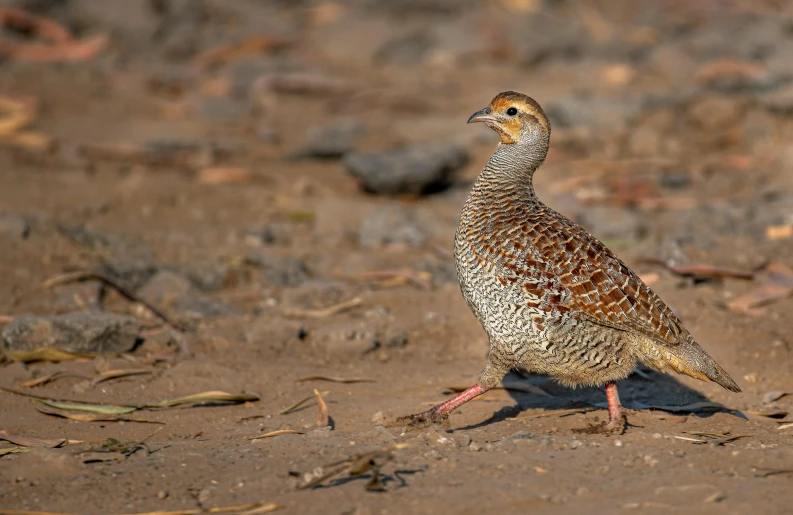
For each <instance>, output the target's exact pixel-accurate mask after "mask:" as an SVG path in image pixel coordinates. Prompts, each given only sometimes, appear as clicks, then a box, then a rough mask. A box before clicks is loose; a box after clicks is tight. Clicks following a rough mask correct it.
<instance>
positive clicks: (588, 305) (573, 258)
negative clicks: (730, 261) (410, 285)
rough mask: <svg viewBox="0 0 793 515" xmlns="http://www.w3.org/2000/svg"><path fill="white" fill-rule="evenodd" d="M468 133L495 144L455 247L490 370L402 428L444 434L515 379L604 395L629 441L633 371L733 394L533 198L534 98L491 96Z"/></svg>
mask: <svg viewBox="0 0 793 515" xmlns="http://www.w3.org/2000/svg"><path fill="white" fill-rule="evenodd" d="M467 123H469V124H470V123H484V124H485V125H487V126H488V127H490V128H491V129H493V130H494V131H495V132H496V133H497V134H498V135H499V136H500V137H501V141H500V142H499V143H498V147H497V148H496V151H495V152H494V153H493V155H492V157H491V158H490V160H489V161H488V163H487V164H486V165H485V167H484V169H483V170H482V171H481V172H480V174H479V176H478V178H477V179H476V182H475V183H474V185H473V187H472V189H471V192H470V194H469V196H468V199H467V201H466V202H465V205H464V207H463V210H462V214H461V215H460V221H459V225H458V227H457V231H456V233H455V238H454V258H455V264H456V268H457V278H458V280H459V283H460V289H461V291H462V294H463V297H464V299H465V301H466V303H467V304H468V307H469V308H470V309H471V311H472V312H473V314H474V315H475V316H476V317H477V318H478V319H479V322H480V323H481V325H482V327H483V328H484V330H485V332H486V333H487V336H488V339H489V351H488V354H487V362H486V364H485V367H484V369H483V370H482V372H481V373H480V375H479V378H478V381H477V382H476V384H474V385H473V386H472V387H470V388H468V389H466V390H465V391H463V392H462V393H460V394H458V395H457V396H455V397H453V398H452V399H450V400H448V401H446V402H443V403H441V404H438V405H437V406H434V407H433V408H431V409H429V410H427V411H424V412H421V413H417V414H413V415H408V416H405V417H399V418H398V419H397V420H398V422H404V423H406V424H407V427H408V428H421V427H428V426H430V425H432V424H435V423H443V424H444V425H446V426H448V416H449V413H451V412H452V411H453V410H455V409H456V408H458V407H460V406H461V405H462V404H464V403H466V402H468V401H470V400H471V399H473V398H475V397H477V396H479V395H481V394H483V393H484V392H486V391H488V390H490V389H491V388H493V387H495V386H496V385H498V384H499V383H500V382H501V380H502V379H503V377H504V376H505V375H506V374H507V373H508V372H509V371H510V370H512V369H513V368H522V369H524V370H526V371H528V372H531V373H538V374H545V375H548V376H550V377H553V378H554V379H556V380H557V381H558V382H559V383H560V384H562V385H564V386H568V387H576V386H597V387H602V386H605V393H606V400H607V403H608V415H609V419H608V422H607V423H606V422H604V423H603V424H602V427H600V429H602V430H603V431H606V432H620V433H621V432H623V431H624V430H625V424H626V419H625V410H624V408H623V407H622V405H621V404H620V400H619V393H618V391H617V384H616V381H618V380H621V379H624V378H626V377H628V376H629V375H630V374H631V373H632V372H633V371H634V369H635V367H636V366H637V364H638V363H639V362H642V363H644V364H645V365H647V366H648V367H650V368H652V369H655V370H657V371H660V372H678V373H680V374H685V375H688V376H691V377H694V378H697V379H700V380H703V381H712V382H715V383H718V384H719V385H721V386H722V387H724V388H726V389H727V390H730V391H732V392H740V391H741V389H740V388H739V387H738V385H737V384H736V383H735V381H733V379H732V378H731V377H730V376H729V375H728V374H727V372H726V371H725V370H724V369H723V368H722V367H721V366H719V365H718V363H716V361H715V360H714V359H713V358H712V357H711V356H710V355H709V354H708V353H707V352H706V351H705V350H704V349H703V348H702V347H701V346H700V345H699V344H698V343H697V342H696V341H695V340H694V338H693V337H692V336H691V334H690V333H689V332H688V330H686V328H685V327H684V326H683V324H682V322H681V321H680V319H679V318H678V317H677V316H676V315H675V313H674V312H673V311H672V310H671V309H670V308H669V307H668V306H667V305H666V304H665V303H664V302H663V301H662V300H661V299H660V298H659V297H658V295H656V294H655V292H653V291H652V290H651V289H650V288H649V287H648V286H647V285H646V284H645V283H644V282H643V281H642V280H641V279H640V278H639V276H638V275H637V274H636V273H634V272H633V271H632V270H631V269H630V268H628V266H627V265H626V264H625V263H624V262H622V261H621V260H620V259H619V258H618V257H617V256H616V255H615V254H614V252H612V251H611V250H610V249H609V248H608V247H606V245H604V244H603V243H602V242H601V241H599V240H598V239H597V238H595V237H594V236H593V235H592V234H590V233H589V232H587V231H586V230H585V229H584V228H582V227H581V226H579V225H578V224H576V223H575V222H573V221H571V220H570V219H568V218H567V217H565V216H563V215H562V214H560V213H558V212H556V211H554V210H553V209H551V208H550V207H548V206H547V205H545V204H544V203H543V202H542V201H541V200H540V199H539V198H537V195H536V193H535V191H534V187H533V184H532V180H533V177H534V173H535V172H536V171H537V169H538V168H540V165H542V164H543V162H544V161H545V158H546V156H547V153H548V146H549V142H550V136H551V124H550V122H549V120H548V117H547V116H546V115H545V113H544V112H543V110H542V108H541V107H540V105H539V104H538V103H537V102H536V101H535V100H534V99H533V98H531V97H529V96H527V95H524V94H522V93H517V92H514V91H505V92H502V93H499V94H498V95H496V97H495V98H493V100H492V101H491V102H490V104H489V105H488V106H487V107H485V108H484V109H481V110H479V111H477V112H475V113H474V114H472V115H471V117H470V118H469V119H468V122H467Z"/></svg>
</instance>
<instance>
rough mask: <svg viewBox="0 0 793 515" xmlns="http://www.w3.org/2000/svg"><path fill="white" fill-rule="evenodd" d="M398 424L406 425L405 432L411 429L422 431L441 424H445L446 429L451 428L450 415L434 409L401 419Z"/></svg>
mask: <svg viewBox="0 0 793 515" xmlns="http://www.w3.org/2000/svg"><path fill="white" fill-rule="evenodd" d="M397 423H400V424H405V432H407V431H409V430H411V429H422V428H425V427H429V426H431V425H433V424H439V423H440V424H443V427H444V428H447V427H448V426H449V415H448V414H447V413H441V412H440V411H438V410H436V409H435V408H432V409H429V410H427V411H423V412H421V413H415V414H413V415H406V416H404V417H399V418H398V419H397Z"/></svg>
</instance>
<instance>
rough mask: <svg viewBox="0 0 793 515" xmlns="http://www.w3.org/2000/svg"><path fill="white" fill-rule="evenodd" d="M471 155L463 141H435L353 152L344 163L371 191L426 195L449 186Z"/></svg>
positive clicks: (364, 186) (382, 193)
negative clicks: (395, 147) (391, 148)
mask: <svg viewBox="0 0 793 515" xmlns="http://www.w3.org/2000/svg"><path fill="white" fill-rule="evenodd" d="M468 159H469V155H468V152H467V151H466V150H465V149H464V148H463V147H461V146H460V145H457V144H453V143H452V144H440V143H432V144H420V145H411V146H407V147H403V148H400V149H397V150H392V151H388V152H374V153H368V154H357V153H352V154H348V155H347V157H346V158H345V159H344V165H345V166H346V167H347V170H348V171H349V172H350V173H351V174H352V175H353V176H354V177H356V178H357V179H358V180H359V181H361V185H362V186H363V188H364V189H365V190H366V191H369V192H371V193H378V194H381V195H405V194H407V195H424V194H427V193H433V192H436V191H440V190H442V189H444V188H446V187H448V186H449V185H450V184H451V183H452V180H453V179H454V173H455V172H456V171H457V170H458V169H460V168H462V167H463V166H465V165H466V164H467V163H468Z"/></svg>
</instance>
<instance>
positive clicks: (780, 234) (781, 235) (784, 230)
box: [765, 224, 793, 240]
mask: <svg viewBox="0 0 793 515" xmlns="http://www.w3.org/2000/svg"><path fill="white" fill-rule="evenodd" d="M791 236H793V224H787V225H769V226H768V227H766V228H765V237H766V238H767V239H769V240H786V239H788V238H790V237H791Z"/></svg>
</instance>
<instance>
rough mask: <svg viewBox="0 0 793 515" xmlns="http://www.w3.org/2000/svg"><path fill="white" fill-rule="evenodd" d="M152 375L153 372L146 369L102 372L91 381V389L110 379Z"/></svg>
mask: <svg viewBox="0 0 793 515" xmlns="http://www.w3.org/2000/svg"><path fill="white" fill-rule="evenodd" d="M153 373H154V370H151V369H148V368H136V369H129V370H108V371H106V372H102V373H101V374H99V375H98V376H96V377H95V378H93V379H91V387H94V386H96V385H98V384H99V383H101V382H104V381H109V380H111V379H120V378H122V377H128V376H139V375H148V374H153Z"/></svg>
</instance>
